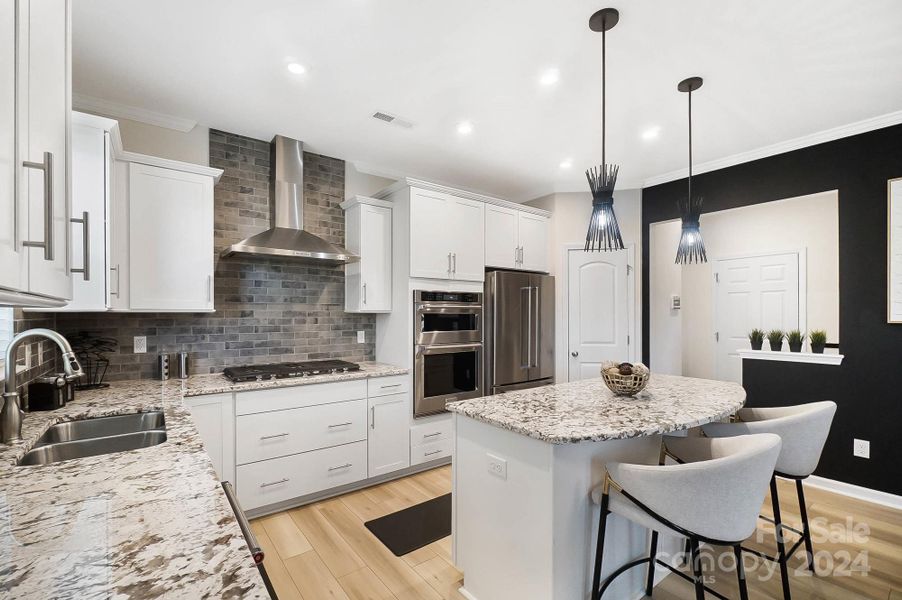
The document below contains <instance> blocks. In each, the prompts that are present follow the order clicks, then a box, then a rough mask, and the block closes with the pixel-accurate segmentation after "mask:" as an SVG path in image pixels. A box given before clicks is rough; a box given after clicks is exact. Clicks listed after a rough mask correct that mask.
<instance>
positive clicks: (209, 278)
mask: <svg viewBox="0 0 902 600" xmlns="http://www.w3.org/2000/svg"><path fill="white" fill-rule="evenodd" d="M212 301H213V276H212V275H207V302H212Z"/></svg>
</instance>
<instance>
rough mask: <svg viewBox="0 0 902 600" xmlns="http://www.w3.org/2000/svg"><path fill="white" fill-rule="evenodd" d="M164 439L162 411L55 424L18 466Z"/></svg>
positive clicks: (126, 448) (50, 461) (119, 448)
mask: <svg viewBox="0 0 902 600" xmlns="http://www.w3.org/2000/svg"><path fill="white" fill-rule="evenodd" d="M165 441H166V421H165V419H164V418H163V413H162V412H161V411H153V412H145V413H134V414H128V415H116V416H113V417H98V418H96V419H83V420H81V421H69V422H66V423H58V424H56V425H53V426H52V427H51V428H50V429H48V430H47V431H46V432H45V433H44V435H42V436H41V437H40V438H39V439H38V441H37V443H36V444H35V446H34V448H32V449H31V450H30V451H28V453H27V454H25V456H23V457H22V460H20V461H19V465H21V466H27V465H46V464H50V463H55V462H60V461H63V460H71V459H73V458H84V457H87V456H97V455H100V454H112V453H114V452H125V451H126V450H136V449H138V448H148V447H150V446H156V445H157V444H162V443H163V442H165Z"/></svg>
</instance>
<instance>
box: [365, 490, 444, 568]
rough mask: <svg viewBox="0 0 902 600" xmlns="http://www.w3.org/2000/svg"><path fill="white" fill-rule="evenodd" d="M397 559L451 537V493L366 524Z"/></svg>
mask: <svg viewBox="0 0 902 600" xmlns="http://www.w3.org/2000/svg"><path fill="white" fill-rule="evenodd" d="M364 525H366V528H367V529H369V530H370V531H371V532H372V533H373V535H375V536H376V537H377V538H379V541H380V542H382V543H383V544H385V547H386V548H388V549H389V550H391V551H392V553H393V554H394V555H395V556H404V555H405V554H407V553H408V552H413V551H414V550H417V549H419V548H422V547H423V546H427V545H429V544H431V543H432V542H435V541H437V540H440V539H442V538H443V537H447V536H449V535H451V494H445V495H444V496H439V497H438V498H433V499H432V500H429V501H427V502H423V503H422V504H416V505H414V506H411V507H410V508H405V509H404V510H399V511H398V512H395V513H392V514H390V515H385V516H384V517H379V518H378V519H373V520H372V521H367V522H366V523H364Z"/></svg>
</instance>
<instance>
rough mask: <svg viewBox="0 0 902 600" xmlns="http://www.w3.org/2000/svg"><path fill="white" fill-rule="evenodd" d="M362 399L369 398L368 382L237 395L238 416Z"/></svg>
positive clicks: (323, 384) (258, 391)
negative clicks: (367, 392) (367, 394)
mask: <svg viewBox="0 0 902 600" xmlns="http://www.w3.org/2000/svg"><path fill="white" fill-rule="evenodd" d="M361 398H366V379H356V380H354V381H337V382H335V383H318V384H313V385H298V386H292V387H284V388H275V389H270V390H255V391H253V392H238V393H237V394H235V413H236V414H238V415H251V414H254V413H261V412H267V411H272V410H285V409H287V408H303V407H305V406H315V405H317V404H329V403H332V402H344V401H346V400H359V399H361Z"/></svg>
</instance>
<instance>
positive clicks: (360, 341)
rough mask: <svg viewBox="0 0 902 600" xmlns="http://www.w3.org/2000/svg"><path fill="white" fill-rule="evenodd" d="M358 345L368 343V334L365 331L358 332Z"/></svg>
mask: <svg viewBox="0 0 902 600" xmlns="http://www.w3.org/2000/svg"><path fill="white" fill-rule="evenodd" d="M357 343H358V344H365V343H366V332H365V331H358V332H357Z"/></svg>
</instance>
